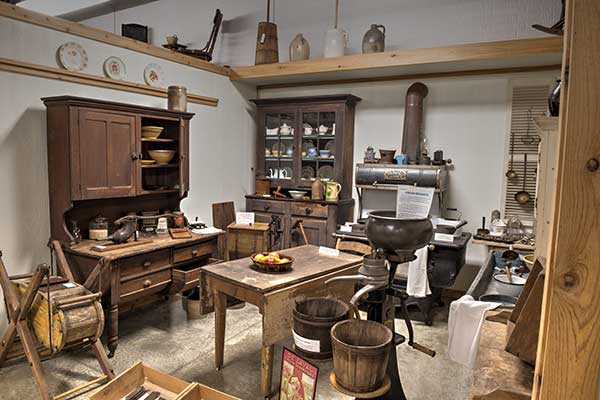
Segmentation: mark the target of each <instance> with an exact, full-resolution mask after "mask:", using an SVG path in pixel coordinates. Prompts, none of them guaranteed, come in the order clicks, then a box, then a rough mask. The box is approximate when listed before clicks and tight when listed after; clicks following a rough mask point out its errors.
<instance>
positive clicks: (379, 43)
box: [362, 24, 385, 54]
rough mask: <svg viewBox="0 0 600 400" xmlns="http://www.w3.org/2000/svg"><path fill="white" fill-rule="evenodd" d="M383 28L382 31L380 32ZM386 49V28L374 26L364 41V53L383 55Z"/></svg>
mask: <svg viewBox="0 0 600 400" xmlns="http://www.w3.org/2000/svg"><path fill="white" fill-rule="evenodd" d="M379 28H381V29H382V30H379ZM384 49H385V26H383V25H376V24H372V25H371V29H369V30H368V31H367V32H366V33H365V36H363V41H362V52H363V53H365V54H367V53H381V52H382V51H384Z"/></svg>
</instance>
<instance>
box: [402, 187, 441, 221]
mask: <svg viewBox="0 0 600 400" xmlns="http://www.w3.org/2000/svg"><path fill="white" fill-rule="evenodd" d="M434 193H435V188H432V187H431V188H430V187H417V186H410V185H398V197H397V198H396V217H397V218H402V219H412V218H427V217H428V216H429V210H430V209H431V203H432V202H433V194H434Z"/></svg>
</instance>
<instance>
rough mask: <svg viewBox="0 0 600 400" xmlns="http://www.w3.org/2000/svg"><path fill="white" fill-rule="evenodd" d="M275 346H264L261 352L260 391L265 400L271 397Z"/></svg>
mask: <svg viewBox="0 0 600 400" xmlns="http://www.w3.org/2000/svg"><path fill="white" fill-rule="evenodd" d="M274 353H275V345H270V346H263V348H262V352H261V369H260V390H261V392H262V395H263V396H264V398H265V399H267V398H269V397H271V383H272V382H273V355H274Z"/></svg>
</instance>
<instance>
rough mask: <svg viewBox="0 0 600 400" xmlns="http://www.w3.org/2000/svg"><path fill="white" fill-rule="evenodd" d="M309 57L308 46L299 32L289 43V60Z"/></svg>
mask: <svg viewBox="0 0 600 400" xmlns="http://www.w3.org/2000/svg"><path fill="white" fill-rule="evenodd" d="M309 57H310V46H309V45H308V41H307V40H306V39H305V38H304V36H302V34H301V33H299V34H297V35H296V37H295V38H294V40H292V42H291V43H290V61H301V60H308V58H309Z"/></svg>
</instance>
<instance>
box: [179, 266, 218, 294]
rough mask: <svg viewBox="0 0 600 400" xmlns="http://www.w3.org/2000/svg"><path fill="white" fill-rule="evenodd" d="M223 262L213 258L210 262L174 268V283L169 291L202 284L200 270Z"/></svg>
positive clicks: (184, 289) (183, 289) (182, 289)
mask: <svg viewBox="0 0 600 400" xmlns="http://www.w3.org/2000/svg"><path fill="white" fill-rule="evenodd" d="M219 262H221V260H217V259H216V258H211V259H209V260H208V262H202V263H199V264H189V265H181V266H177V267H176V268H173V273H172V279H173V283H172V285H171V288H170V290H169V293H171V294H174V293H178V292H181V291H186V290H190V289H193V288H195V287H196V286H198V285H199V284H200V270H201V269H202V267H204V266H206V265H210V264H216V263H219Z"/></svg>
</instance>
